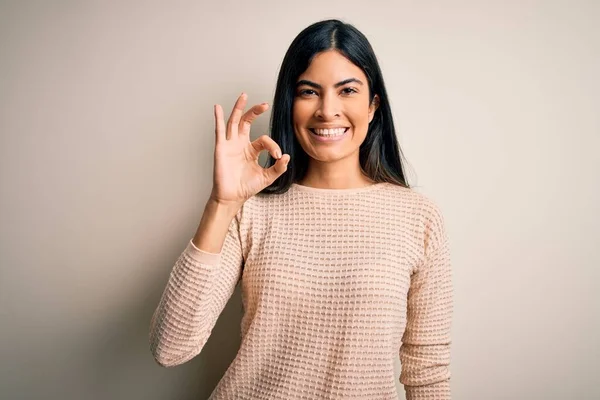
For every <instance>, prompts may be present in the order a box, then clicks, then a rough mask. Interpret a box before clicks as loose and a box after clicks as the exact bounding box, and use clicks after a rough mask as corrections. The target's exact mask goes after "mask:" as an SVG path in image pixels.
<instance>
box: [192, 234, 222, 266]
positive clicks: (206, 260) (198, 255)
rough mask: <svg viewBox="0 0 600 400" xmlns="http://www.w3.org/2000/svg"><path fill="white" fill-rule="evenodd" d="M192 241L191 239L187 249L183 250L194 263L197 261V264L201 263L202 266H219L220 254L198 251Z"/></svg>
mask: <svg viewBox="0 0 600 400" xmlns="http://www.w3.org/2000/svg"><path fill="white" fill-rule="evenodd" d="M192 240H193V239H190V241H189V242H188V244H187V247H186V249H185V252H186V253H187V254H189V256H190V257H191V258H192V259H194V260H195V261H198V262H199V263H202V264H208V265H217V264H219V262H220V261H221V253H209V252H207V251H204V250H200V249H199V248H197V247H196V246H195V245H194V243H193V242H192Z"/></svg>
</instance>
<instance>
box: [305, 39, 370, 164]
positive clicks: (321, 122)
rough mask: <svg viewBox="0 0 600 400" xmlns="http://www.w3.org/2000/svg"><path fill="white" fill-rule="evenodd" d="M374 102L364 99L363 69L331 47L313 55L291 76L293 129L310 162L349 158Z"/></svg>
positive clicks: (356, 149) (365, 128) (356, 152)
mask: <svg viewBox="0 0 600 400" xmlns="http://www.w3.org/2000/svg"><path fill="white" fill-rule="evenodd" d="M378 104H379V97H378V96H377V95H376V96H375V98H374V100H373V102H372V103H369V85H368V81H367V77H366V75H365V73H364V72H363V71H362V70H361V69H360V68H359V67H357V66H356V65H354V64H353V63H352V62H351V61H350V60H348V59H347V58H346V57H344V56H342V55H341V54H340V53H338V52H337V51H335V50H329V51H325V52H322V53H319V54H317V55H316V56H315V57H314V58H313V60H312V62H311V63H310V65H309V67H308V68H307V69H306V71H304V72H303V73H302V74H301V75H300V76H299V77H298V81H297V87H296V92H295V97H294V105H293V120H294V133H295V135H296V137H297V138H298V141H299V142H300V145H301V146H302V148H303V149H304V151H305V152H306V153H307V154H308V155H309V156H310V158H311V159H312V160H311V162H314V161H316V162H332V161H338V160H343V159H349V160H348V161H350V162H351V163H356V164H355V165H356V168H359V162H358V155H359V148H360V145H361V144H362V142H363V141H364V140H365V137H366V136H367V131H368V129H369V122H371V120H372V119H373V115H374V113H375V110H376V109H377V106H378Z"/></svg>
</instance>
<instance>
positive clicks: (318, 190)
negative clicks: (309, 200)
mask: <svg viewBox="0 0 600 400" xmlns="http://www.w3.org/2000/svg"><path fill="white" fill-rule="evenodd" d="M386 183H387V182H375V183H372V184H370V185H368V186H362V187H357V188H346V189H328V188H316V187H312V186H304V185H300V184H299V183H295V182H294V183H292V186H293V187H295V188H296V189H298V190H300V191H303V192H311V193H323V194H327V193H331V194H345V193H360V192H368V191H371V190H374V189H376V188H378V187H380V186H383V185H385V184H386Z"/></svg>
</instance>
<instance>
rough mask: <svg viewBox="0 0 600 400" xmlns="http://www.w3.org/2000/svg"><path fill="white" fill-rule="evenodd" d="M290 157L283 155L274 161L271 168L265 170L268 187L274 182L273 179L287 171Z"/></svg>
mask: <svg viewBox="0 0 600 400" xmlns="http://www.w3.org/2000/svg"><path fill="white" fill-rule="evenodd" d="M290 158H291V157H290V155H289V154H284V155H283V156H281V158H280V159H279V160H277V161H275V164H273V165H272V166H271V167H269V168H267V179H268V181H269V185H270V184H271V183H273V182H275V179H277V178H279V177H280V176H281V175H282V174H283V173H284V172H285V171H287V165H288V163H289V162H290Z"/></svg>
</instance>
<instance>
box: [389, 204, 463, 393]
mask: <svg viewBox="0 0 600 400" xmlns="http://www.w3.org/2000/svg"><path fill="white" fill-rule="evenodd" d="M434 214H435V216H434V217H432V218H431V219H430V220H429V223H428V226H429V228H428V229H426V240H425V241H426V244H425V247H424V248H425V251H424V256H423V259H422V262H421V263H420V265H419V266H418V267H417V268H416V270H415V271H414V272H413V274H412V276H411V283H410V288H409V291H408V312H407V326H406V330H405V332H404V335H403V338H402V346H401V348H400V361H401V364H402V372H401V375H400V382H401V383H402V384H403V385H404V388H405V392H406V398H407V400H449V399H450V398H451V391H450V368H449V366H450V343H451V340H450V329H451V320H452V312H453V289H452V271H451V262H450V250H449V245H448V239H447V237H446V233H445V230H444V226H443V219H442V216H441V214H439V211H438V212H436V213H434ZM428 230H429V232H427V231H428Z"/></svg>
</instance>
